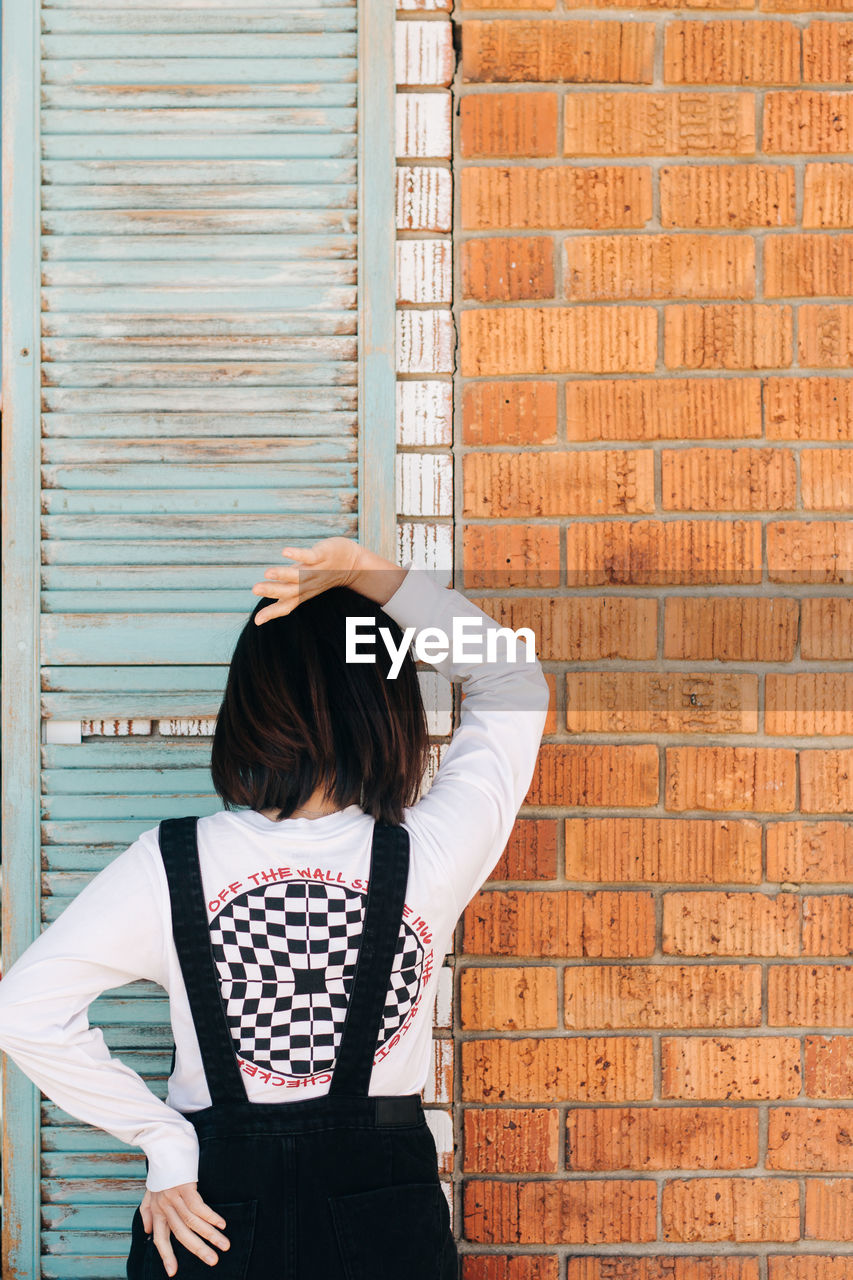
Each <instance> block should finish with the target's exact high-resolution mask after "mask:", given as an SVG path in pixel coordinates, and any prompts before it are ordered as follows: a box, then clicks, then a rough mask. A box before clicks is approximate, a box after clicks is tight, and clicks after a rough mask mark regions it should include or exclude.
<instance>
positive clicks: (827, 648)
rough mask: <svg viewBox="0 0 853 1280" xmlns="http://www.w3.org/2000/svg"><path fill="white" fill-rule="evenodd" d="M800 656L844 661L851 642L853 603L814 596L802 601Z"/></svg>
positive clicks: (846, 599) (852, 638)
mask: <svg viewBox="0 0 853 1280" xmlns="http://www.w3.org/2000/svg"><path fill="white" fill-rule="evenodd" d="M801 608H802V625H801V632H802V634H801V636H800V656H801V657H803V658H830V659H835V660H837V661H843V660H844V659H846V658H847V657H849V655H850V650H851V643H853V600H851V599H849V598H848V597H847V596H841V597H838V596H815V597H812V598H811V599H804V600H803V602H802V606H801Z"/></svg>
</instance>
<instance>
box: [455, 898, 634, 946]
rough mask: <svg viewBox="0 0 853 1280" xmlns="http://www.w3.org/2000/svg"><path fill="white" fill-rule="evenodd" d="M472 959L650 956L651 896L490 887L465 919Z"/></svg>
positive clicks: (466, 944)
mask: <svg viewBox="0 0 853 1280" xmlns="http://www.w3.org/2000/svg"><path fill="white" fill-rule="evenodd" d="M462 924H463V933H464V939H463V945H462V949H463V951H464V953H465V954H466V955H493V956H551V957H563V956H614V957H619V956H649V955H651V954H652V952H653V951H654V949H655V908H654V899H653V898H652V895H651V894H650V893H613V892H609V891H601V892H598V893H581V892H579V891H577V890H571V889H554V890H549V891H544V890H533V889H522V890H517V889H507V890H504V891H499V890H497V889H490V890H489V891H488V892H480V893H478V894H477V895H475V897H474V900H473V901H472V902H471V903H469V905H468V907H467V908H466V910H465V912H464V914H463V917H462Z"/></svg>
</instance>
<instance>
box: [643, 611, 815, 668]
mask: <svg viewBox="0 0 853 1280" xmlns="http://www.w3.org/2000/svg"><path fill="white" fill-rule="evenodd" d="M798 617H799V609H798V604H797V601H796V600H791V599H790V598H787V597H784V596H780V597H775V598H774V597H772V596H709V597H702V596H670V597H668V599H667V600H666V601H665V603H664V637H663V656H664V657H665V658H675V659H683V658H688V659H694V660H700V661H701V660H709V659H716V660H718V661H720V662H790V661H791V659H792V658H793V656H794V649H795V647H796V643H797V621H798Z"/></svg>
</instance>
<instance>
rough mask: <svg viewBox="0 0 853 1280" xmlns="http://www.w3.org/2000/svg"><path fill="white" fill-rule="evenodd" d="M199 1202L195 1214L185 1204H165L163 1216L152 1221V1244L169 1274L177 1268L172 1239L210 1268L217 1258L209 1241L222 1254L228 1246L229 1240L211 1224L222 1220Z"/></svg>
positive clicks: (207, 1206)
mask: <svg viewBox="0 0 853 1280" xmlns="http://www.w3.org/2000/svg"><path fill="white" fill-rule="evenodd" d="M199 1203H200V1206H201V1208H200V1210H199V1211H196V1210H194V1209H193V1208H191V1207H190V1206H189V1205H187V1204H186V1202H184V1201H180V1202H178V1203H176V1204H175V1203H169V1202H166V1203H165V1204H164V1205H163V1206H162V1208H163V1213H162V1214H158V1215H157V1216H156V1217H155V1219H154V1244H155V1245H156V1247H157V1251H158V1253H159V1254H160V1257H161V1258H162V1259H163V1266H164V1267H165V1268H166V1271H167V1272H168V1274H169V1275H174V1274H175V1271H176V1269H177V1265H178V1264H177V1259H176V1258H175V1253H174V1250H173V1248H172V1241H171V1237H172V1236H174V1237H175V1239H176V1240H180V1242H181V1244H182V1245H183V1246H184V1248H185V1249H188V1250H189V1252H190V1253H194V1254H195V1255H196V1256H197V1257H199V1258H201V1260H202V1262H206V1263H208V1265H210V1266H215V1265H216V1263H217V1262H218V1260H219V1255H218V1254H217V1253H216V1250H215V1249H212V1248H210V1245H209V1244H208V1242H210V1243H211V1244H215V1245H216V1246H217V1247H218V1248H219V1249H222V1250H223V1251H224V1250H227V1249H229V1248H230V1247H231V1242H230V1241H229V1239H228V1237H227V1236H226V1235H223V1233H222V1232H221V1231H219V1230H218V1229H217V1227H216V1226H215V1225H214V1222H221V1221H222V1218H221V1217H220V1215H219V1214H218V1213H216V1212H215V1210H213V1209H211V1208H210V1207H209V1205H206V1204H205V1203H204V1201H203V1200H200V1201H199Z"/></svg>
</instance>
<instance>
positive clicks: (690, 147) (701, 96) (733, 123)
mask: <svg viewBox="0 0 853 1280" xmlns="http://www.w3.org/2000/svg"><path fill="white" fill-rule="evenodd" d="M564 110H565V130H564V135H563V150H564V153H565V154H566V155H567V156H644V157H645V156H680V155H684V156H710V155H741V156H742V155H747V156H748V155H752V154H753V153H754V151H755V102H754V100H753V97H752V95H751V94H749V93H608V92H601V93H584V92H579V93H570V94H568V95H567V96H566V99H565V104H564Z"/></svg>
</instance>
